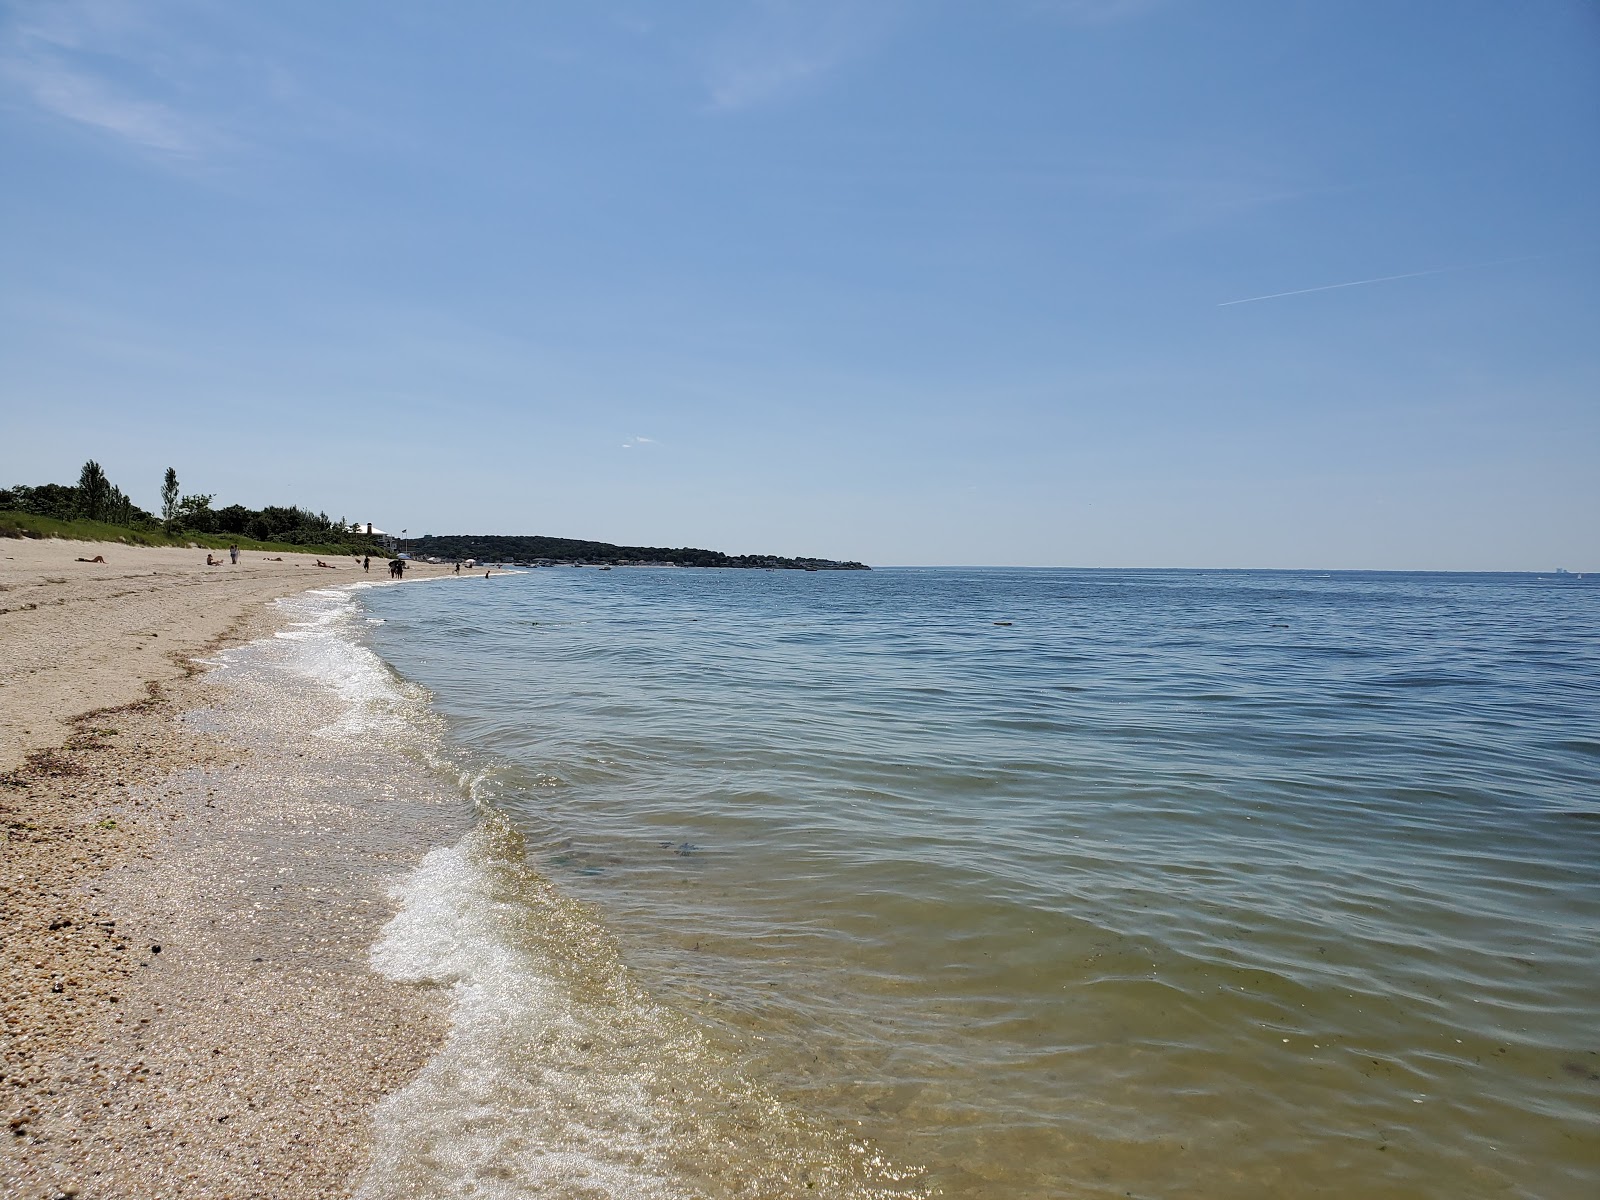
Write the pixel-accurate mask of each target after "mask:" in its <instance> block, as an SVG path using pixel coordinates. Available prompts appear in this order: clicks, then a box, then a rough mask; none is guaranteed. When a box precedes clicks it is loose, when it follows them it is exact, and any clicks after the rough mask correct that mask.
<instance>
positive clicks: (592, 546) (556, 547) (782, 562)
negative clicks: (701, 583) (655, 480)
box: [404, 533, 872, 571]
mask: <svg viewBox="0 0 1600 1200" xmlns="http://www.w3.org/2000/svg"><path fill="white" fill-rule="evenodd" d="M404 548H405V550H406V551H407V552H408V553H410V554H411V555H413V556H414V557H417V558H438V559H441V560H443V561H446V562H452V561H455V560H457V559H466V558H474V559H477V560H478V561H480V562H514V563H523V564H527V565H529V566H566V565H573V564H576V565H593V566H607V567H644V566H672V567H746V568H757V569H766V570H769V571H770V570H778V571H870V570H871V569H872V568H871V567H869V566H867V564H866V563H859V562H840V561H838V560H837V559H832V558H784V557H781V556H780V555H776V554H724V553H722V551H720V550H700V549H697V548H695V547H693V546H679V547H677V548H671V547H666V546H614V545H612V544H611V543H610V542H591V541H585V540H583V539H581V538H558V537H540V536H534V535H517V534H466V533H461V534H448V535H442V536H438V537H433V536H430V537H418V538H406V539H405V540H404Z"/></svg>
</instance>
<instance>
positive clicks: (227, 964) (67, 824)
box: [0, 540, 463, 1200]
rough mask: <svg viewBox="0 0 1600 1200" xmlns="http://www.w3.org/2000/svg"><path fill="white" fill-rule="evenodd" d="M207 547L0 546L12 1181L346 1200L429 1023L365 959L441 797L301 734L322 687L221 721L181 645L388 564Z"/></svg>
mask: <svg viewBox="0 0 1600 1200" xmlns="http://www.w3.org/2000/svg"><path fill="white" fill-rule="evenodd" d="M97 555H98V556H101V557H103V558H104V560H105V561H104V562H103V563H95V562H81V561H78V560H79V559H93V558H95V557H96V556H97ZM205 555H206V552H205V551H203V550H198V551H197V550H174V549H148V548H135V547H129V546H124V545H102V544H91V543H83V542H65V541H53V540H47V541H26V540H21V541H11V540H7V541H4V542H0V589H3V590H0V651H3V652H0V825H3V827H4V829H5V835H6V849H5V855H4V865H3V869H0V883H3V887H0V936H3V945H0V978H3V979H4V981H5V987H4V994H5V1001H4V1022H5V1039H4V1051H3V1058H0V1069H3V1072H4V1078H3V1080H0V1113H3V1114H4V1119H5V1120H6V1122H7V1128H6V1130H5V1133H4V1144H5V1148H6V1149H5V1154H4V1155H3V1156H0V1194H4V1195H5V1196H7V1197H16V1198H18V1200H21V1198H24V1197H28V1198H32V1197H41V1198H53V1197H65V1196H84V1197H95V1196H103V1197H125V1196H134V1195H138V1196H145V1197H158V1196H168V1197H170V1196H184V1197H189V1196H195V1197H200V1196H206V1197H209V1196H219V1197H220V1196H234V1197H242V1196H260V1197H269V1196H270V1197H298V1196H307V1197H309V1196H337V1195H346V1194H349V1193H350V1191H351V1190H352V1189H353V1188H354V1186H355V1185H356V1183H357V1182H358V1181H359V1178H360V1175H361V1172H362V1170H363V1169H364V1164H365V1159H366V1155H367V1151H368V1138H369V1128H370V1121H369V1110H370V1108H371V1107H372V1105H374V1104H375V1103H376V1102H377V1101H378V1100H379V1099H380V1098H381V1097H382V1096H384V1095H385V1094H387V1093H389V1092H391V1091H393V1090H394V1089H395V1088H397V1087H398V1086H400V1085H401V1084H403V1083H404V1082H405V1081H406V1079H408V1078H409V1077H410V1076H411V1075H412V1074H413V1073H414V1072H415V1071H416V1070H417V1069H418V1067H419V1066H420V1065H421V1064H422V1063H423V1062H424V1061H426V1059H427V1057H428V1055H429V1054H430V1053H431V1052H432V1049H433V1047H434V1046H435V1045H436V1044H437V1041H438V1039H439V1038H440V1036H442V1032H443V1028H444V1024H443V1016H442V1014H441V1012H440V1011H439V1007H440V1006H439V1005H438V1003H437V1002H436V999H437V998H436V997H434V996H432V995H431V994H429V993H427V992H426V991H419V990H417V989H408V988H404V987H401V986H399V985H395V984H392V983H389V982H387V981H385V980H383V979H380V978H379V977H377V976H376V975H374V974H373V973H372V972H371V970H370V969H369V968H368V966H367V961H366V955H367V949H368V947H369V946H370V944H371V942H372V939H373V936H374V935H375V933H376V931H377V929H378V928H379V927H380V926H381V924H382V923H383V921H384V920H386V919H387V917H388V915H389V913H390V905H389V901H388V899H387V887H388V886H389V884H390V883H391V882H392V881H393V879H394V878H395V877H397V876H398V875H399V874H400V873H401V872H403V871H404V870H405V869H406V867H407V865H408V864H409V863H411V862H414V861H415V860H416V858H417V857H419V856H420V855H421V854H422V853H423V852H424V851H425V850H426V849H427V848H428V847H429V846H430V845H432V844H437V843H438V842H439V841H440V840H442V839H444V838H447V837H449V836H452V834H453V832H454V831H457V830H458V829H459V827H460V824H461V822H462V820H463V815H462V813H461V812H460V811H459V806H458V805H456V804H455V803H453V798H452V797H450V796H448V795H441V794H436V793H435V792H431V791H430V790H429V788H428V786H427V785H419V786H418V787H417V788H415V789H408V788H399V789H397V788H395V787H394V782H395V778H396V776H395V773H394V772H393V771H392V770H385V768H384V767H383V766H382V765H381V764H377V763H371V762H369V761H366V760H364V759H362V758H359V757H356V758H354V759H352V756H351V755H349V754H348V753H346V752H345V751H344V750H343V749H342V748H339V747H336V746H334V747H323V746H320V744H319V745H318V746H312V747H310V748H309V749H307V748H305V747H304V743H305V742H306V741H307V739H305V738H304V736H303V735H304V733H305V728H306V722H308V721H309V722H314V721H315V720H316V719H317V713H316V711H315V704H314V702H313V701H307V705H308V707H307V708H306V709H305V711H298V710H297V708H296V706H293V705H284V706H282V711H279V712H274V713H270V714H262V713H259V712H257V713H252V714H249V715H250V716H251V722H248V723H246V724H245V725H243V726H241V725H239V724H238V722H237V721H235V722H234V724H233V725H230V724H229V718H228V713H229V711H230V710H229V701H230V697H229V696H228V695H227V694H225V689H223V688H221V687H220V686H219V685H217V684H215V683H211V682H208V681H207V679H206V678H205V676H204V675H203V674H202V672H203V670H204V666H203V664H200V663H197V662H196V659H197V658H201V657H204V656H205V655H207V654H209V653H213V652H215V651H217V650H219V649H222V648H224V647H226V646H229V645H238V644H242V643H244V642H247V641H250V640H253V639H255V638H259V637H264V636H268V635H270V634H271V632H272V631H273V629H274V628H275V627H276V625H277V624H279V623H281V621H282V619H283V618H282V615H281V614H277V613H274V612H273V610H272V609H271V607H270V605H269V603H268V602H269V601H271V600H273V599H275V598H278V597H282V596H287V595H292V594H294V593H297V592H299V591H303V590H305V589H307V588H314V587H326V586H328V585H329V584H336V583H350V582H355V581H356V580H358V579H362V578H371V579H384V578H386V577H387V571H386V570H385V568H384V565H383V564H382V563H381V562H375V563H374V564H373V568H374V569H373V571H372V573H371V574H370V575H363V573H362V571H361V569H360V566H359V564H358V563H353V562H352V561H351V560H349V559H345V560H332V561H333V563H334V568H335V569H332V570H330V569H326V568H320V567H317V566H316V565H315V559H314V558H313V557H312V556H309V555H284V556H282V557H281V558H280V557H279V556H277V555H272V556H266V555H262V554H260V553H257V552H246V553H245V554H244V555H243V557H242V561H241V562H240V563H239V564H238V565H237V566H231V565H230V566H224V567H207V566H206V565H205ZM449 570H450V569H449V568H446V567H428V566H426V565H419V566H418V567H417V568H416V569H415V571H414V572H412V574H413V575H415V576H418V577H427V576H430V575H439V574H444V573H446V572H448V571H449ZM235 699H236V698H235ZM207 713H210V714H212V715H211V716H209V717H207V716H206V715H205V714H207ZM218 714H220V715H218ZM235 716H237V714H235ZM241 729H243V730H245V732H244V733H241ZM252 731H253V732H252ZM263 731H267V732H263ZM335 776H336V777H337V779H338V780H339V782H340V784H341V786H340V787H338V788H328V787H325V786H320V784H321V782H325V781H327V780H330V779H333V778H335ZM379 804H381V805H382V806H383V812H382V818H383V819H382V820H377V821H375V820H373V806H375V805H379Z"/></svg>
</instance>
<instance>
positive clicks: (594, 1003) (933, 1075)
mask: <svg viewBox="0 0 1600 1200" xmlns="http://www.w3.org/2000/svg"><path fill="white" fill-rule="evenodd" d="M360 595H361V596H362V601H363V603H364V604H365V606H366V609H367V611H368V613H369V614H370V617H369V619H368V620H367V621H366V622H365V623H363V622H361V620H360V619H359V618H351V619H350V624H349V631H350V635H351V636H365V637H366V638H368V639H370V644H371V645H372V646H373V647H374V648H375V649H376V650H377V651H378V652H379V653H380V654H381V655H382V656H383V657H384V658H385V659H387V660H388V661H389V662H390V663H391V664H393V665H394V667H395V668H396V669H397V670H398V671H399V672H400V673H401V674H402V675H403V676H405V677H407V678H409V679H411V680H415V681H417V682H419V683H421V684H423V685H424V686H425V687H426V688H427V689H428V690H429V691H430V692H431V694H432V703H433V708H434V711H435V712H436V713H438V714H442V716H443V717H444V719H445V721H446V726H447V732H446V733H445V734H444V736H443V737H442V739H441V740H440V741H439V746H440V749H439V751H438V754H437V756H436V757H437V759H438V761H437V762H436V763H435V766H434V767H433V768H430V769H437V770H446V771H449V772H453V773H455V774H456V775H458V776H459V778H460V780H461V784H462V787H463V790H464V793H465V794H467V795H469V796H470V798H471V800H472V801H473V802H474V803H475V804H477V805H478V806H479V807H480V808H481V810H482V813H483V817H484V825H483V828H482V829H480V831H479V832H478V833H477V834H475V835H473V837H471V838H469V839H468V841H467V842H466V843H463V844H462V845H460V846H457V847H449V848H441V849H440V850H438V851H436V852H435V853H434V854H433V855H430V857H429V859H428V861H427V862H426V863H425V864H424V867H423V869H422V871H421V872H419V874H418V875H417V876H416V877H414V878H413V879H412V880H411V881H410V882H409V883H408V884H407V885H406V888H405V891H404V894H403V899H404V902H405V904H404V909H403V911H402V915H401V917H400V918H399V919H398V920H397V922H396V923H395V925H393V926H392V927H391V929H390V930H389V932H388V934H387V935H386V938H385V940H384V942H383V944H382V945H380V947H379V948H378V950H377V961H378V964H379V965H380V967H381V968H382V969H384V970H386V971H389V972H390V973H392V974H395V975H397V976H398V977H401V978H412V979H417V980H432V981H435V982H438V983H441V984H444V985H447V986H449V987H451V988H452V989H453V994H454V996H455V998H456V999H455V1003H456V1012H457V1022H456V1033H455V1035H454V1036H453V1038H452V1042H451V1045H450V1046H449V1047H447V1049H446V1052H445V1053H444V1054H442V1055H441V1056H440V1059H438V1060H436V1062H435V1064H434V1065H433V1067H431V1068H430V1069H429V1071H428V1072H427V1073H425V1074H424V1076H423V1077H422V1078H421V1079H419V1081H418V1083H417V1084H416V1085H414V1086H413V1087H412V1088H411V1089H408V1091H407V1092H406V1093H403V1094H402V1095H401V1096H399V1097H396V1098H395V1100H394V1101H392V1102H391V1103H390V1104H389V1105H388V1106H387V1108H386V1110H385V1114H384V1116H383V1118H382V1121H383V1124H382V1129H383V1130H384V1133H383V1139H384V1145H385V1147H386V1150H385V1157H384V1158H383V1159H382V1162H381V1168H380V1171H379V1172H378V1174H377V1175H375V1177H374V1180H373V1181H369V1194H372V1195H415V1196H428V1195H446V1194H450V1195H455V1194H475V1195H485V1196H488V1195H493V1196H505V1197H514V1196H525V1195H533V1194H539V1195H558V1196H617V1197H623V1196H641V1195H662V1196H708V1197H721V1196H785V1195H795V1194H807V1193H810V1194H825V1195H905V1194H928V1193H937V1194H943V1195H946V1196H951V1197H994V1198H1000V1197H1007V1198H1010V1197H1034V1196H1046V1195H1048V1196H1086V1197H1088V1196H1126V1195H1133V1196H1177V1195H1183V1196H1199V1197H1219V1198H1220V1197H1229V1198H1238V1197H1257V1196H1259V1197H1267V1196H1274V1197H1276V1196H1283V1195H1297V1196H1314V1195H1327V1196H1350V1195H1363V1196H1376V1197H1411V1196H1452V1197H1454V1196H1477V1195H1484V1196H1489V1195H1496V1196H1501V1195H1503V1196H1528V1197H1565V1196H1573V1197H1578V1196H1583V1197H1588V1196H1592V1195H1594V1194H1597V1193H1600V1135H1597V1132H1596V1123H1595V1117H1596V1110H1597V1106H1600V1037H1597V1034H1596V1029H1595V1008H1596V996H1597V988H1596V984H1597V981H1600V969H1597V968H1600V962H1597V958H1600V953H1597V950H1596V947H1597V945H1600V941H1597V934H1600V885H1597V883H1596V877H1595V867H1596V863H1597V859H1600V786H1597V785H1600V633H1597V622H1596V616H1597V612H1600V602H1597V598H1600V590H1597V588H1596V586H1595V585H1594V583H1593V582H1591V581H1588V580H1577V579H1573V578H1570V577H1568V578H1565V579H1556V578H1540V577H1535V576H1504V575H1501V576H1461V575H1393V574H1372V575H1367V574H1333V575H1325V576H1319V575H1313V574H1304V573H1279V572H1261V573H1254V572H1088V571H1083V572H1079V571H1002V570H984V571H958V570H938V571H932V570H929V571H912V570H902V571H877V572H872V573H870V574H866V573H815V574H812V573H797V572H760V571H697V570H648V569H636V570H616V571H610V572H604V573H601V572H596V571H593V570H573V569H549V570H539V571H533V572H529V573H527V574H523V575H508V576H498V577H495V578H493V579H489V580H484V579H482V578H476V577H474V578H470V579H460V580H457V579H447V580H443V581H439V582H433V583H425V584H408V585H406V586H402V587H380V588H371V589H365V590H363V591H362V592H361V593H360ZM380 621H381V623H377V622H380ZM997 622H1009V624H997ZM355 702H357V701H355V700H353V701H352V703H355ZM430 736H431V735H430ZM819 1189H820V1191H819Z"/></svg>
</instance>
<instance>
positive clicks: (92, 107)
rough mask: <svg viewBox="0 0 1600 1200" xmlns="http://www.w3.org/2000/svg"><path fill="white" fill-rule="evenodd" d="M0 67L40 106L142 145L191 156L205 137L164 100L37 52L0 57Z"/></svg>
mask: <svg viewBox="0 0 1600 1200" xmlns="http://www.w3.org/2000/svg"><path fill="white" fill-rule="evenodd" d="M0 73H3V74H4V76H5V78H6V79H8V80H9V81H11V82H12V83H13V84H15V85H16V86H17V87H18V88H19V89H20V90H21V91H22V92H23V93H24V94H25V95H27V96H28V97H29V98H30V99H31V100H32V101H33V102H34V104H36V105H37V106H38V107H40V108H42V109H44V110H45V111H46V112H49V113H53V114H55V115H56V116H58V117H64V118H65V119H67V120H69V121H75V122H77V123H78V124H80V125H88V126H90V127H91V128H94V129H98V130H100V131H101V132H103V133H108V134H112V135H113V136H115V137H118V138H121V139H122V140H124V141H127V142H131V143H132V144H133V145H135V146H137V147H139V148H141V149H144V150H153V151H157V152H159V153H163V154H172V155H179V156H191V155H194V154H197V153H198V152H199V151H200V149H201V147H202V146H203V145H204V144H205V142H206V140H207V139H206V138H205V137H204V136H203V135H202V133H201V131H200V129H199V128H198V127H197V126H196V125H194V123H192V122H190V121H188V120H186V119H185V118H184V117H183V116H181V115H180V114H179V113H177V112H176V111H174V110H173V109H172V108H171V107H170V106H168V105H165V104H161V103H158V102H156V101H151V100H142V99H139V98H138V97H135V96H130V95H127V94H126V93H125V92H123V91H121V90H119V89H117V88H116V87H114V86H112V85H111V84H110V83H108V82H107V81H106V80H104V79H100V78H97V77H95V76H93V75H89V74H85V73H83V72H80V71H76V70H74V69H73V68H72V67H69V66H67V65H66V64H65V63H62V62H60V61H58V60H52V59H50V58H47V57H43V56H40V57H36V58H33V59H31V60H21V61H18V60H14V59H8V60H5V61H3V62H0Z"/></svg>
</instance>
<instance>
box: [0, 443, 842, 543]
mask: <svg viewBox="0 0 1600 1200" xmlns="http://www.w3.org/2000/svg"><path fill="white" fill-rule="evenodd" d="M215 499H216V497H215V496H211V495H200V494H194V495H184V494H183V491H182V488H181V486H180V484H179V482H178V473H177V471H176V470H175V469H174V468H172V467H168V468H167V471H166V474H165V476H164V477H163V479H162V482H161V515H160V516H156V515H155V514H154V513H150V512H146V511H145V510H144V509H142V508H140V507H139V506H138V505H136V504H134V503H133V501H132V500H131V499H130V498H129V497H128V495H127V494H126V493H125V492H124V491H123V490H122V489H121V488H120V487H118V486H117V485H115V484H114V483H112V482H111V481H110V480H109V479H107V478H106V473H105V471H104V470H103V469H102V468H101V466H100V464H99V463H97V462H95V461H94V460H93V459H90V460H89V461H88V462H86V463H84V464H83V470H82V471H81V472H80V474H79V476H78V482H77V484H76V485H73V484H60V483H45V484H40V485H38V486H36V487H30V486H26V485H23V484H17V485H15V486H13V487H0V537H28V538H42V537H60V538H71V539H74V540H78V541H106V542H126V543H131V544H134V545H144V546H186V545H193V546H201V547H210V548H212V549H220V548H222V547H225V546H229V545H238V546H241V547H242V548H244V549H247V550H271V551H282V550H291V551H293V550H303V551H309V552H312V553H317V554H346V555H348V554H353V555H356V556H357V557H360V556H363V555H369V556H370V555H378V554H393V553H405V554H409V555H411V556H412V557H414V558H437V559H440V560H441V561H443V562H457V561H460V560H462V559H468V558H471V559H477V560H479V561H480V562H502V563H521V564H526V565H530V566H565V565H579V566H589V565H593V566H607V567H610V566H618V567H621V566H641V567H642V566H672V567H746V568H760V569H765V570H781V571H870V570H871V569H872V568H871V567H869V566H867V564H866V563H859V562H840V561H839V560H837V559H832V558H785V557H782V556H781V555H776V554H724V553H722V551H720V550H701V549H698V548H696V547H693V546H679V547H677V548H671V547H666V546H614V545H612V544H611V543H610V542H592V541H586V540H584V539H581V538H558V537H539V536H533V535H521V534H451V535H448V536H443V537H431V536H429V537H416V538H408V537H406V536H404V531H402V532H401V534H400V535H399V536H396V535H394V534H392V533H385V532H384V531H383V530H381V529H377V528H375V527H374V526H373V525H372V524H371V523H364V522H361V521H347V520H345V518H343V517H339V518H337V519H333V518H330V517H329V516H328V514H327V513H325V512H312V511H311V510H310V509H305V508H301V507H300V506H299V505H296V504H290V505H268V506H267V507H265V508H262V509H251V508H245V507H244V506H243V505H240V504H230V505H227V506H226V507H224V508H216V507H214V506H213V501H214V500H215Z"/></svg>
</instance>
